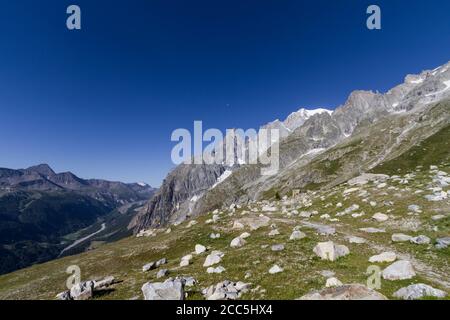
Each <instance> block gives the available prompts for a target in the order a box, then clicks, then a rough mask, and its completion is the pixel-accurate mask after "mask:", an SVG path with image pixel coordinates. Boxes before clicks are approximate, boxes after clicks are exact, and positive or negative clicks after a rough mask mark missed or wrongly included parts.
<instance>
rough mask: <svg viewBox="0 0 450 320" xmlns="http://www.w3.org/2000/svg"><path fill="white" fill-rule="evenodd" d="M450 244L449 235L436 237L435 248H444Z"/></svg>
mask: <svg viewBox="0 0 450 320" xmlns="http://www.w3.org/2000/svg"><path fill="white" fill-rule="evenodd" d="M449 245H450V237H444V238H437V239H436V245H435V246H436V248H437V249H445V248H447V247H448V246H449Z"/></svg>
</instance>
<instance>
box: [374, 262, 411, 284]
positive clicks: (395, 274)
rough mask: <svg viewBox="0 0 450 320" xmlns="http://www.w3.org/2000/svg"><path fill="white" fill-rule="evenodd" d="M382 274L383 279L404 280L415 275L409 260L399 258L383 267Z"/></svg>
mask: <svg viewBox="0 0 450 320" xmlns="http://www.w3.org/2000/svg"><path fill="white" fill-rule="evenodd" d="M382 275H383V279H385V280H405V279H411V278H413V277H415V276H416V273H415V271H414V268H413V266H412V264H411V262H409V261H407V260H400V261H397V262H394V263H393V264H391V265H390V266H389V267H387V268H386V269H384V270H383V273H382Z"/></svg>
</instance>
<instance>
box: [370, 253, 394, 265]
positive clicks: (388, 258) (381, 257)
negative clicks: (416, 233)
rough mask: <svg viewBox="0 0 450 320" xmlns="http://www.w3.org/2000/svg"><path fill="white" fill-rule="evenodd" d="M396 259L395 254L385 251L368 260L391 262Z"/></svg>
mask: <svg viewBox="0 0 450 320" xmlns="http://www.w3.org/2000/svg"><path fill="white" fill-rule="evenodd" d="M395 259H397V255H396V254H395V252H391V251H387V252H383V253H380V254H378V255H375V256H372V257H370V258H369V262H374V263H375V262H393V261H395Z"/></svg>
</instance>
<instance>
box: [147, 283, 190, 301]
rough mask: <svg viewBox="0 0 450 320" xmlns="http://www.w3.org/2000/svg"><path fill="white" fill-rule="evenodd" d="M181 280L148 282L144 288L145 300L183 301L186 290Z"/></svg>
mask: <svg viewBox="0 0 450 320" xmlns="http://www.w3.org/2000/svg"><path fill="white" fill-rule="evenodd" d="M183 287H184V286H183V282H182V281H181V280H178V279H177V280H167V281H165V282H155V283H151V282H147V283H146V284H144V285H143V286H142V293H143V294H144V300H183V299H184V288H183Z"/></svg>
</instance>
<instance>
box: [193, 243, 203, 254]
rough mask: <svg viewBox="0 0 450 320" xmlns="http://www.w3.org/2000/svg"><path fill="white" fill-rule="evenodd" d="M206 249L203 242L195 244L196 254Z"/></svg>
mask: <svg viewBox="0 0 450 320" xmlns="http://www.w3.org/2000/svg"><path fill="white" fill-rule="evenodd" d="M205 251H206V247H205V246H203V245H201V244H196V245H195V253H196V254H202V253H203V252H205Z"/></svg>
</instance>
